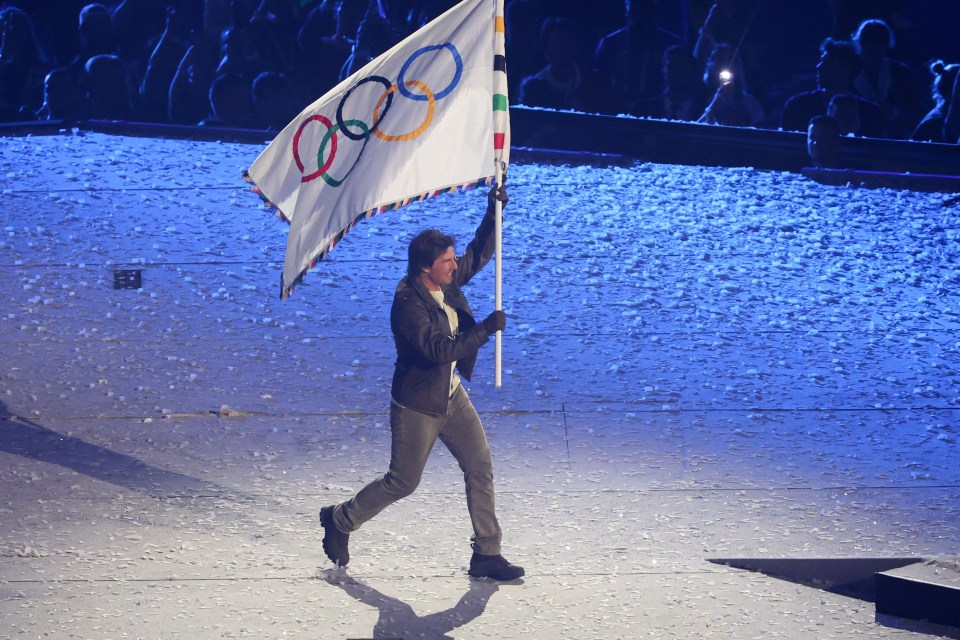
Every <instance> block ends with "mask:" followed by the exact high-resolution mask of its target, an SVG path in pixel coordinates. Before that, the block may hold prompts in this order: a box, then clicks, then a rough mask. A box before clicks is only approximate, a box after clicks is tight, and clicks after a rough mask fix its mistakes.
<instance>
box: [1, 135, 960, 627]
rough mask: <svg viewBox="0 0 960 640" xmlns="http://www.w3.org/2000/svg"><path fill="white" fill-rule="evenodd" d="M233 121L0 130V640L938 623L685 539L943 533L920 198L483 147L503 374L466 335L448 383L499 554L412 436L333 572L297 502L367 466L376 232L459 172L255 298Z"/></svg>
mask: <svg viewBox="0 0 960 640" xmlns="http://www.w3.org/2000/svg"><path fill="white" fill-rule="evenodd" d="M260 149H261V147H259V146H251V145H240V144H216V143H202V142H183V141H164V140H153V139H141V138H126V137H114V136H106V135H99V134H87V135H69V134H67V135H61V136H50V137H28V138H0V192H2V194H3V207H2V209H0V232H2V235H0V295H2V296H3V298H4V300H5V301H6V304H5V305H4V308H3V310H2V311H0V638H6V637H9V638H35V637H54V638H71V637H76V638H111V639H113V638H220V637H228V638H234V637H250V638H374V637H375V638H441V637H450V638H514V637H532V638H545V639H551V640H553V639H557V638H576V639H579V638H683V639H686V638H797V639H800V638H803V639H809V638H817V639H818V640H822V639H826V638H850V637H864V638H936V637H954V638H955V637H960V632H958V631H957V629H951V628H946V627H934V626H931V625H925V624H921V623H917V622H913V621H908V620H899V619H894V618H887V617H884V616H877V615H876V614H875V609H874V605H873V603H872V602H867V601H863V600H859V599H856V598H849V597H845V596H842V595H837V594H834V593H831V592H828V591H824V590H821V589H817V588H814V587H812V586H807V585H803V584H799V583H795V582H789V581H785V580H780V579H777V578H774V577H770V576H767V575H764V574H761V573H754V572H750V571H743V570H738V569H732V568H729V567H726V566H721V565H717V564H714V563H711V562H709V559H710V558H770V559H776V558H852V557H863V558H886V557H890V558H897V557H925V558H927V557H939V556H956V555H960V464H958V462H957V460H958V457H957V454H958V444H957V440H958V438H960V333H958V329H960V304H958V302H960V295H958V293H957V290H958V285H960V259H958V258H960V245H958V244H957V239H958V237H960V223H958V213H960V205H951V206H944V205H943V203H944V202H946V201H947V200H948V199H949V198H948V196H944V195H938V194H915V193H909V192H900V191H891V190H860V189H855V188H852V187H845V188H835V187H824V186H821V185H817V184H815V183H812V182H810V181H808V180H806V179H805V178H803V177H802V176H797V175H792V174H781V173H773V172H762V171H755V170H752V169H713V168H700V167H675V166H664V165H651V164H640V165H636V166H633V167H608V168H590V167H573V168H571V167H557V166H547V165H534V164H520V163H516V164H515V165H514V166H513V167H511V170H510V176H509V181H508V186H509V190H510V197H511V203H510V205H509V206H508V207H507V210H506V220H505V224H504V238H505V248H504V307H505V310H506V311H507V314H508V316H509V318H510V320H509V324H508V328H507V331H506V334H505V336H504V347H503V352H504V375H503V387H502V388H500V389H495V388H494V387H493V383H492V381H493V348H492V344H491V345H488V346H486V347H484V348H483V349H482V350H481V353H480V359H479V363H478V367H477V371H476V374H475V377H474V381H473V383H472V384H470V385H469V390H470V393H471V395H472V397H473V399H474V402H475V404H476V405H477V408H478V410H479V411H480V414H481V416H482V418H483V419H484V423H485V426H486V428H487V431H488V437H489V440H490V444H491V448H492V449H493V452H494V463H495V468H496V473H497V481H496V482H497V490H498V509H499V514H500V519H501V524H502V526H503V529H504V555H505V556H506V557H508V558H509V559H510V560H512V561H515V562H517V563H519V564H522V565H524V566H525V567H526V570H527V577H526V578H525V579H524V580H523V581H522V583H521V584H506V585H499V586H498V585H494V584H493V583H489V582H486V581H472V580H471V579H469V578H468V577H467V575H466V565H467V562H468V560H469V553H470V549H469V547H468V538H469V534H470V527H469V520H468V518H467V515H466V506H465V503H464V500H463V497H462V481H461V479H460V474H459V471H458V469H457V468H456V464H455V462H454V461H453V459H452V457H451V456H450V455H449V454H447V452H446V451H445V450H443V449H442V447H441V448H438V449H437V450H436V451H435V452H434V455H433V457H432V458H431V461H430V463H429V466H428V469H427V473H426V475H425V478H424V482H423V484H422V485H421V487H420V489H419V490H418V492H417V493H416V494H415V495H414V496H412V497H411V498H409V499H407V500H405V501H403V502H401V503H399V504H397V505H395V506H393V507H391V508H390V509H388V510H387V511H385V512H384V513H383V514H381V516H380V517H378V518H377V519H375V520H374V521H372V522H370V523H369V524H368V525H366V526H365V527H364V528H363V529H362V530H360V531H359V532H357V533H355V534H354V535H353V536H352V537H351V555H352V557H353V560H352V561H351V563H350V566H349V567H348V568H347V569H346V570H345V571H335V570H333V569H332V567H331V564H330V563H329V562H328V561H327V560H326V558H325V557H324V556H323V552H322V549H321V547H320V538H321V536H322V530H321V528H320V527H319V523H318V521H317V511H318V510H319V508H320V507H321V506H323V505H325V504H329V503H332V502H335V501H340V500H343V499H346V498H348V497H349V496H350V495H352V493H353V492H354V491H356V490H357V489H359V488H360V487H361V486H363V484H364V483H365V482H367V481H369V480H371V479H373V478H374V477H375V476H376V475H378V474H380V473H382V472H383V471H384V470H385V467H386V463H387V460H388V457H389V433H388V430H389V427H388V417H387V409H388V400H389V383H390V376H391V374H392V367H393V358H394V350H393V343H392V338H391V336H390V332H389V321H388V313H389V307H390V302H391V299H392V292H393V289H394V287H395V284H396V282H397V280H398V279H399V278H400V277H401V276H402V273H403V271H404V269H405V257H406V246H407V243H408V240H409V238H410V237H412V236H413V235H414V234H415V233H416V232H418V231H419V230H421V229H422V228H425V227H429V226H434V227H438V228H440V229H442V230H445V231H451V232H453V233H454V234H455V235H457V237H458V238H459V239H460V241H461V245H460V246H461V248H462V246H463V245H465V243H466V242H467V241H468V240H469V238H470V237H471V235H472V230H473V227H474V226H475V225H476V223H477V222H478V221H479V219H480V216H481V215H482V211H483V208H484V206H485V192H482V191H478V192H472V193H467V194H449V195H444V196H441V197H439V198H437V199H435V200H432V201H428V202H425V203H420V204H418V205H414V206H412V207H409V208H406V209H402V210H400V211H396V212H392V213H388V214H384V215H382V216H379V217H377V218H374V219H372V220H367V221H363V222H361V223H360V224H359V226H357V228H355V229H354V230H353V231H351V233H350V234H349V235H348V236H347V238H346V239H345V241H344V242H343V243H342V244H341V245H340V246H339V247H337V248H336V249H335V250H334V251H333V252H332V253H331V254H330V256H329V257H328V259H326V260H324V261H323V262H321V263H320V264H319V265H318V267H317V268H316V269H315V271H313V272H312V273H311V274H309V275H308V279H307V283H306V285H305V286H303V287H301V288H299V289H297V291H296V292H295V293H294V294H293V297H292V298H291V299H289V300H287V301H283V302H281V301H280V300H279V279H280V270H281V268H282V260H283V254H284V245H285V240H286V229H287V227H286V225H284V224H283V223H282V222H280V221H279V220H277V219H276V218H274V217H273V216H272V215H271V214H270V213H269V212H267V211H265V210H264V209H263V208H262V207H261V206H260V203H259V200H258V199H257V198H256V196H254V195H253V194H251V193H249V191H248V187H247V185H245V184H244V183H243V182H242V180H241V173H242V171H243V169H244V168H246V167H247V166H249V164H250V163H251V162H252V161H253V160H254V158H255V157H256V155H257V154H258V153H259V150H260ZM117 269H135V270H139V271H140V272H141V276H142V287H141V288H140V289H136V290H125V289H115V288H114V273H115V271H116V270H117ZM492 273H493V267H492V265H491V266H490V267H488V269H487V270H486V271H485V272H483V273H482V274H481V275H480V276H479V277H478V278H476V279H475V281H474V282H473V283H471V285H470V286H469V287H468V289H467V294H468V296H469V297H470V299H471V302H472V305H473V307H474V309H475V311H476V313H477V315H480V316H481V317H482V316H485V315H486V314H487V313H488V312H489V311H490V310H491V309H492V307H493V279H492Z"/></svg>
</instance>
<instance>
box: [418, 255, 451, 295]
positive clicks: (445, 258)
mask: <svg viewBox="0 0 960 640" xmlns="http://www.w3.org/2000/svg"><path fill="white" fill-rule="evenodd" d="M456 271H457V254H456V253H454V251H453V247H447V250H446V251H444V252H443V253H441V254H440V257H438V258H437V259H436V260H434V261H433V264H432V265H430V266H429V267H424V269H423V284H425V285H426V286H427V289H429V290H431V291H436V290H437V289H440V288H442V287H445V286H447V285H448V284H450V283H452V282H453V274H454V273H455V272H456Z"/></svg>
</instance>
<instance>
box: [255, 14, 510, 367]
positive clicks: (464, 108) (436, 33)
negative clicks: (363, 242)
mask: <svg viewBox="0 0 960 640" xmlns="http://www.w3.org/2000/svg"><path fill="white" fill-rule="evenodd" d="M322 63H323V61H318V64H322ZM509 128H510V121H509V112H508V110H507V77H506V61H505V57H504V20H503V0H465V1H464V2H461V3H459V4H457V5H456V6H454V7H453V8H451V9H450V10H448V11H447V12H446V13H444V14H443V15H441V16H440V17H438V18H436V19H435V20H434V21H433V22H430V23H429V24H427V25H425V26H424V27H423V28H421V29H420V30H418V31H417V32H415V33H414V34H412V35H411V36H409V37H408V38H406V39H405V40H403V41H402V42H400V43H399V44H397V45H395V46H394V47H393V48H391V49H390V50H388V51H387V52H386V53H384V54H382V55H381V56H379V57H378V58H376V59H375V60H373V61H371V62H370V63H369V64H367V65H366V66H364V67H363V68H362V69H360V70H359V71H358V72H357V73H355V74H354V75H352V76H351V77H349V78H347V79H346V80H344V81H343V82H341V83H340V84H338V85H337V86H336V87H334V88H333V89H331V90H330V91H329V92H328V93H327V94H326V95H324V96H323V97H322V98H320V99H319V100H317V101H316V102H314V103H313V104H311V105H310V106H309V107H307V109H306V110H304V111H303V112H302V113H301V114H300V115H299V116H297V118H296V119H294V120H293V122H291V123H290V124H289V125H287V127H286V128H284V130H283V131H281V132H280V133H279V134H278V135H277V137H276V139H274V140H273V142H271V143H270V145H269V146H267V148H266V149H265V150H264V151H263V153H261V154H260V156H259V157H258V158H257V160H256V161H255V162H254V163H253V164H252V165H251V166H250V168H249V169H248V171H247V174H246V177H247V179H248V180H250V181H251V182H253V183H254V185H255V188H254V190H255V191H256V192H258V193H259V194H260V195H261V197H263V198H264V199H265V200H267V201H268V203H270V204H271V205H272V206H274V207H276V209H277V211H278V213H279V214H280V216H281V217H283V218H284V219H286V220H287V221H288V222H289V223H290V230H289V236H288V238H287V248H286V257H285V262H284V268H283V275H282V279H281V297H282V298H286V297H288V296H289V295H290V293H291V292H292V291H293V289H294V287H296V285H297V284H299V283H300V282H301V281H302V280H303V277H304V275H305V274H306V273H307V272H308V271H309V270H310V269H311V268H313V267H314V266H315V265H316V263H317V262H318V261H319V260H320V259H322V258H323V257H324V256H325V255H326V254H327V253H328V252H329V251H330V250H331V249H333V247H335V246H336V244H337V243H338V242H339V241H340V240H341V239H342V238H343V236H344V235H345V234H346V233H347V232H348V231H349V230H350V229H351V228H353V226H354V225H356V224H357V223H358V222H359V221H360V220H362V219H364V218H368V217H372V216H374V215H377V214H380V213H384V212H386V211H392V210H394V209H397V208H399V207H402V206H405V205H407V204H410V203H411V202H414V201H418V200H424V199H426V198H430V197H433V196H436V195H439V194H440V193H446V192H448V191H455V190H466V189H469V188H472V187H475V186H477V185H478V184H486V185H490V184H492V183H493V180H494V179H497V180H499V172H500V170H504V169H506V165H507V163H508V161H509V149H510V144H509V138H510V131H509ZM497 222H498V225H497V231H496V233H497V238H498V241H499V236H500V229H499V215H498V216H497ZM496 254H497V267H498V268H497V272H498V275H499V267H500V262H501V261H500V246H499V244H498V245H497V248H496ZM499 283H500V279H499V277H498V278H497V308H498V309H499V308H500V304H499V299H500V295H499V292H500V284H499ZM498 352H499V334H498ZM498 360H499V358H498ZM498 372H499V366H498Z"/></svg>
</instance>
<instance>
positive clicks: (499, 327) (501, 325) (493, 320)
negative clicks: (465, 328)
mask: <svg viewBox="0 0 960 640" xmlns="http://www.w3.org/2000/svg"><path fill="white" fill-rule="evenodd" d="M481 324H482V325H483V328H484V329H486V330H487V333H488V334H489V335H493V334H495V333H496V332H497V331H503V330H504V329H506V328H507V314H505V313H504V312H503V311H500V310H499V309H497V310H496V311H494V312H493V313H491V314H490V315H488V316H487V317H486V318H485V319H484V320H483V322H482V323H481Z"/></svg>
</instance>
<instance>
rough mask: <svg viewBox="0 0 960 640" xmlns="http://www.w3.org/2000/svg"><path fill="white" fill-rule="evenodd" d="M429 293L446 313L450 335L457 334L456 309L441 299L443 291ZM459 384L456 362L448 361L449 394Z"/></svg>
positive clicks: (458, 323) (458, 322)
mask: <svg viewBox="0 0 960 640" xmlns="http://www.w3.org/2000/svg"><path fill="white" fill-rule="evenodd" d="M430 295H431V296H433V299H434V300H436V301H437V304H439V305H440V308H441V309H443V311H444V313H446V314H447V321H448V323H449V324H450V332H451V333H450V337H451V338H452V337H454V336H455V335H457V332H458V331H459V329H460V318H459V317H458V316H457V310H456V309H454V308H453V307H451V306H450V305H448V304H447V303H446V301H444V299H443V291H431V292H430ZM458 386H460V376H458V375H457V362H456V360H454V361H453V362H452V363H450V395H451V396H452V395H453V392H454V391H456V390H457V387H458Z"/></svg>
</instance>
